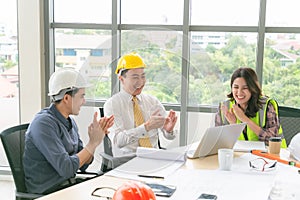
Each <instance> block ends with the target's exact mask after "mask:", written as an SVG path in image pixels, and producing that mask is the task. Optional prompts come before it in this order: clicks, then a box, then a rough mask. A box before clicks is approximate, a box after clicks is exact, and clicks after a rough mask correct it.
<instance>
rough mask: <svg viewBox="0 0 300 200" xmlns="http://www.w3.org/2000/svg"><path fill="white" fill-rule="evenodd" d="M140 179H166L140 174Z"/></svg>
mask: <svg viewBox="0 0 300 200" xmlns="http://www.w3.org/2000/svg"><path fill="white" fill-rule="evenodd" d="M138 177H142V178H155V179H164V177H162V176H151V175H143V174H139V175H138Z"/></svg>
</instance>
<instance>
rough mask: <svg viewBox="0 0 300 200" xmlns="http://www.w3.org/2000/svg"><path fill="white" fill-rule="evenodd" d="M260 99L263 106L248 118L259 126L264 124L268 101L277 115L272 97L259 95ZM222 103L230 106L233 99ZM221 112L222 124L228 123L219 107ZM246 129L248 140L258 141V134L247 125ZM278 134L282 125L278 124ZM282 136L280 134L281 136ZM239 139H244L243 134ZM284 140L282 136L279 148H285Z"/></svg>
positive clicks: (276, 105) (276, 108)
mask: <svg viewBox="0 0 300 200" xmlns="http://www.w3.org/2000/svg"><path fill="white" fill-rule="evenodd" d="M261 99H262V100H263V102H264V103H263V107H262V109H260V110H259V111H258V112H257V113H256V116H255V117H252V118H250V120H251V121H253V122H254V123H255V124H258V125H259V126H260V127H264V126H265V124H266V116H267V107H268V106H267V105H268V103H272V105H273V106H274V108H275V111H276V114H277V115H278V104H277V102H276V101H275V100H274V99H270V98H267V97H261ZM223 104H224V105H225V106H227V108H229V109H230V108H232V106H233V104H235V102H234V100H229V99H228V100H226V101H224V102H223ZM220 112H221V119H222V123H223V124H229V122H228V121H227V119H226V117H225V116H224V114H223V113H222V110H221V109H220ZM236 123H241V121H240V120H238V119H237V120H236ZM246 129H247V136H248V140H249V141H258V140H259V138H258V136H257V135H256V134H255V133H254V132H253V131H252V130H251V129H250V128H249V127H248V126H246ZM278 134H279V135H281V134H282V127H281V125H280V127H279V130H278ZM281 137H282V136H281ZM239 140H245V137H244V134H241V135H240V137H239ZM286 147H287V146H286V141H285V139H284V138H283V137H282V142H281V148H286Z"/></svg>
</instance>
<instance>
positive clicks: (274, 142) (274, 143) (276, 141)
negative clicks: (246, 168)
mask: <svg viewBox="0 0 300 200" xmlns="http://www.w3.org/2000/svg"><path fill="white" fill-rule="evenodd" d="M280 146H281V137H270V139H269V153H270V154H280Z"/></svg>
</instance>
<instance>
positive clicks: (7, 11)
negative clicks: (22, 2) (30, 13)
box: [0, 0, 17, 33]
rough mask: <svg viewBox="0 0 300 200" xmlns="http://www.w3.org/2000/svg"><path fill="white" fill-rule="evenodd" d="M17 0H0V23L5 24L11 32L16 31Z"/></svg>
mask: <svg viewBox="0 0 300 200" xmlns="http://www.w3.org/2000/svg"><path fill="white" fill-rule="evenodd" d="M16 1H17V0H0V24H4V25H6V26H7V28H8V29H9V30H11V31H12V32H13V33H16V32H17V3H16Z"/></svg>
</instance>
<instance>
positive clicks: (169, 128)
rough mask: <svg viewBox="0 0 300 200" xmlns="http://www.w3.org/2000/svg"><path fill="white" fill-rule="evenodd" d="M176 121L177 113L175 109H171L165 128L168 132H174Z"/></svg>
mask: <svg viewBox="0 0 300 200" xmlns="http://www.w3.org/2000/svg"><path fill="white" fill-rule="evenodd" d="M176 122H177V116H176V113H175V111H173V110H170V112H169V115H168V116H167V118H166V120H165V123H164V129H165V130H166V131H167V132H172V131H173V128H174V126H175V124H176Z"/></svg>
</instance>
